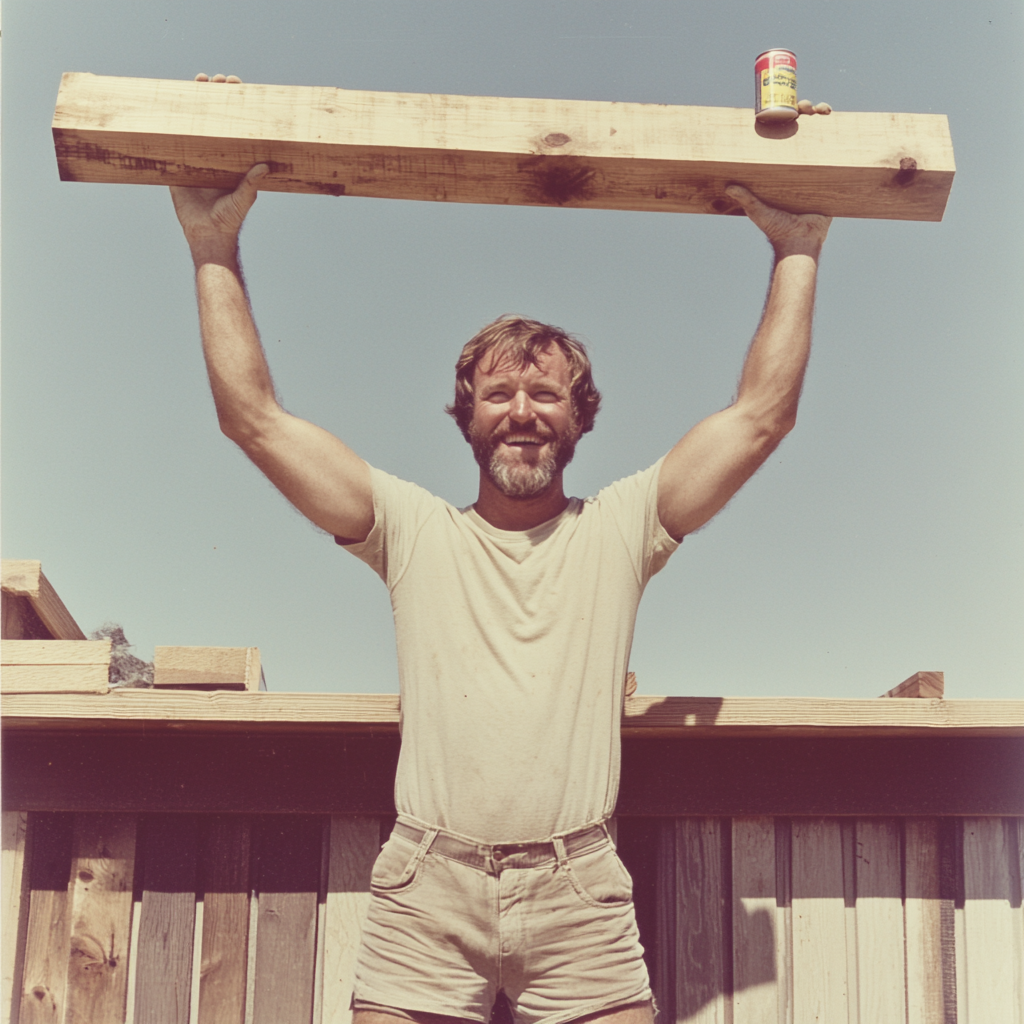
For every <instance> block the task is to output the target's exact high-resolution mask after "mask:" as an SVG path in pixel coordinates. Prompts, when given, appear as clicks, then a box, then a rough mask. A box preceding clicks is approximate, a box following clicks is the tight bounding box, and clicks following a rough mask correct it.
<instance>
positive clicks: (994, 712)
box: [4, 688, 1024, 739]
mask: <svg viewBox="0 0 1024 1024" xmlns="http://www.w3.org/2000/svg"><path fill="white" fill-rule="evenodd" d="M398 712H399V709H398V697H397V696H395V695H393V694H377V693H232V692H225V691H213V692H209V693H202V692H198V691H184V692H181V693H166V692H159V691H156V690H143V689H124V690H121V689H116V688H115V689H113V690H111V691H110V692H109V693H107V694H102V695H94V694H67V695H62V694H49V693H48V694H27V693H22V694H12V695H11V696H9V697H7V698H6V699H5V701H4V727H5V729H7V730H15V729H22V728H26V729H41V728H46V729H53V728H63V727H68V728H72V729H74V730H76V731H81V730H90V729H99V730H105V729H116V730H118V731H124V730H127V731H132V730H133V729H134V730H139V731H145V732H146V733H147V734H152V733H153V732H154V730H158V729H159V728H161V726H163V727H165V728H168V729H173V730H174V731H176V732H180V731H181V729H182V726H183V725H185V724H187V726H188V728H189V729H190V730H191V729H194V730H196V731H202V730H204V729H215V730H217V731H224V730H232V729H240V730H243V731H246V732H249V731H252V730H260V729H263V730H268V731H274V732H277V731H288V730H299V731H326V732H360V731H372V732H391V733H393V734H395V735H397V733H398ZM622 733H623V736H629V737H643V738H651V739H653V738H657V737H673V736H690V737H699V736H705V737H714V736H752V737H754V736H762V737H764V736H839V735H846V736H853V735H862V736H871V735H876V736H914V735H918V736H925V735H929V734H932V735H947V736H948V735H960V736H969V735H975V736H1024V701H1021V700H944V701H942V702H941V703H940V702H938V701H923V700H922V701H917V700H894V701H880V700H833V699H829V698H823V697H632V698H630V699H629V700H628V701H627V702H626V714H625V716H624V718H623V722H622Z"/></svg>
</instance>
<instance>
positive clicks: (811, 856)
mask: <svg viewBox="0 0 1024 1024" xmlns="http://www.w3.org/2000/svg"><path fill="white" fill-rule="evenodd" d="M846 945H847V941H846V920H845V903H844V898H843V853H842V839H841V833H840V828H839V822H838V821H835V820H832V819H827V818H794V819H793V1019H794V1021H795V1022H796V1024H821V1022H823V1021H826V1022H828V1024H840V1022H845V1021H847V1019H848V1005H847V949H846Z"/></svg>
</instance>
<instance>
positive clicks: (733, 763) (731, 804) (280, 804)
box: [2, 698, 1024, 818]
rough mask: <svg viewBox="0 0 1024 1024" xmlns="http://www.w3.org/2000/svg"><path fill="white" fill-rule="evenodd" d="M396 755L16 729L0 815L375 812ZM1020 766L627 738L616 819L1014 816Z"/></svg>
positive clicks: (326, 743) (806, 741)
mask: <svg viewBox="0 0 1024 1024" xmlns="http://www.w3.org/2000/svg"><path fill="white" fill-rule="evenodd" d="M7 699H9V698H7ZM5 702H6V700H5ZM398 750H399V738H398V736H397V735H394V734H390V733H388V734H385V735H377V734H372V733H356V734H344V733H343V734H341V735H339V734H331V733H321V732H310V733H306V732H303V731H296V732H293V731H290V730H288V729H283V730H282V731H281V732H273V731H257V730H254V731H253V733H251V734H249V735H244V734H241V733H238V732H231V733H225V734H220V733H217V732H214V731H209V732H199V733H190V732H185V731H184V730H183V731H182V732H181V733H179V734H174V733H172V732H170V731H156V730H154V732H152V733H150V734H148V735H147V734H139V733H132V734H129V735H121V734H118V733H115V732H99V731H97V732H86V733H82V734H75V733H72V732H70V731H65V730H55V731H53V732H43V731H40V732H34V731H33V732H28V731H22V730H12V731H11V732H7V733H5V735H4V744H3V750H2V754H3V762H4V764H3V771H4V782H5V785H4V806H5V807H7V808H8V809H9V810H26V809H27V810H97V811H99V810H106V811H136V812H141V811H195V812H202V813H268V812H273V813H277V812H296V813H305V814H372V815H378V816H380V815H385V814H388V813H393V812H394V772H395V765H396V763H397V758H398ZM1022 760H1024V740H1020V739H1015V738H1009V739H1007V738H1005V737H994V738H992V739H987V740H986V739H981V738H976V737H957V736H954V737H943V736H941V735H940V736H937V737H932V738H923V739H922V738H918V737H910V738H903V737H900V738H895V739H891V740H889V739H876V738H859V737H856V738H852V739H846V738H842V737H837V738H835V739H831V740H824V739H810V738H795V739H784V738H772V739H740V738H735V737H723V738H722V739H717V740H712V739H697V740H686V739H674V740H663V739H656V740H626V741H624V742H623V748H622V777H621V786H620V791H619V801H618V805H617V808H616V816H617V817H619V818H624V817H661V816H678V814H679V813H680V812H685V814H686V815H690V816H702V815H712V816H713V815H722V816H749V815H757V814H767V815H783V816H784V815H792V814H826V813H827V814H833V815H858V816H867V815H875V814H877V815H887V814H900V815H933V816H936V815H957V814H961V815H981V814H997V815H999V814H1004V815H1012V814H1020V813H1022V812H1024V773H1021V772H1020V770H1019V768H1020V764H1021V763H1022ZM100 777H102V778H108V777H116V778H117V780H118V784H117V785H116V786H100V785H96V782H95V780H96V779H97V778H100Z"/></svg>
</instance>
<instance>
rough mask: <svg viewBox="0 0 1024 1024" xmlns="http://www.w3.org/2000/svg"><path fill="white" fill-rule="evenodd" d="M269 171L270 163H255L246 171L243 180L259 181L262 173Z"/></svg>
mask: <svg viewBox="0 0 1024 1024" xmlns="http://www.w3.org/2000/svg"><path fill="white" fill-rule="evenodd" d="M269 173H270V164H255V165H253V166H252V167H250V168H249V170H248V171H247V172H246V175H245V177H244V178H243V179H242V180H243V181H259V179H260V178H262V177H263V175H264V174H269Z"/></svg>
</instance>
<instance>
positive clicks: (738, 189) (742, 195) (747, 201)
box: [725, 185, 760, 210]
mask: <svg viewBox="0 0 1024 1024" xmlns="http://www.w3.org/2000/svg"><path fill="white" fill-rule="evenodd" d="M725 194H726V195H727V196H728V197H729V198H730V199H734V200H736V202H737V203H739V204H740V206H742V207H743V209H744V210H745V209H747V207H748V206H752V205H753V204H754V203H759V202H760V200H759V199H758V198H757V196H755V195H754V193H753V192H751V191H750V189H748V188H744V187H743V186H742V185H726V187H725Z"/></svg>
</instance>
